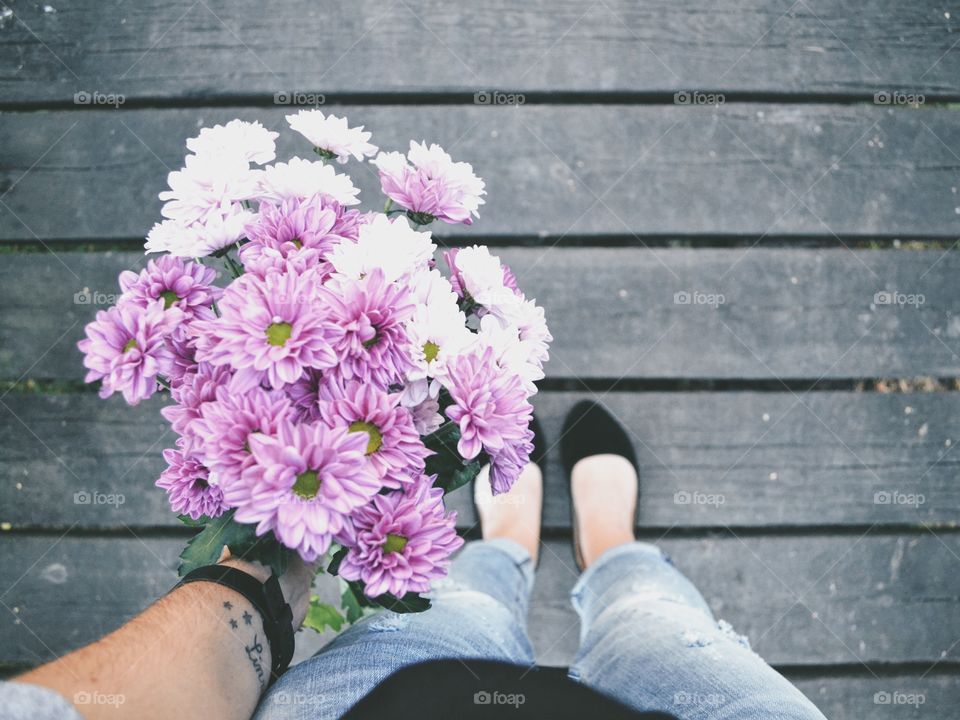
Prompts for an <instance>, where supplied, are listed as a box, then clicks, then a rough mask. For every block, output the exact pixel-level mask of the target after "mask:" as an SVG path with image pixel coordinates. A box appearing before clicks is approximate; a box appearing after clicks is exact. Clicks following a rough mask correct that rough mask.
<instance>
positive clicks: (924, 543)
mask: <svg viewBox="0 0 960 720" xmlns="http://www.w3.org/2000/svg"><path fill="white" fill-rule="evenodd" d="M659 544H660V545H661V546H662V547H663V548H664V550H666V551H667V552H668V553H669V554H670V556H671V557H672V558H673V560H674V562H675V563H676V564H677V566H678V567H679V568H680V570H681V571H682V572H684V573H685V574H686V575H687V576H688V577H689V578H690V579H691V580H692V581H693V582H694V583H695V584H696V585H697V587H698V589H699V590H700V591H701V593H702V594H703V596H704V597H705V598H706V599H707V601H708V603H709V604H710V606H711V608H712V609H713V611H714V614H715V615H716V616H717V617H718V618H723V619H726V620H727V621H729V622H730V623H731V624H732V625H733V627H734V628H735V629H736V630H737V632H740V633H743V634H745V635H747V636H748V637H749V639H750V641H751V643H752V646H753V648H754V650H756V651H757V652H758V653H759V654H760V655H761V656H762V657H763V658H764V659H766V660H767V661H768V662H770V663H773V664H787V665H815V664H824V663H830V664H835V663H852V664H859V663H872V662H915V661H919V662H927V661H928V659H929V662H930V663H931V664H933V662H934V661H935V660H940V659H947V660H950V659H952V660H955V659H956V658H957V657H958V654H960V646H954V647H952V648H951V645H952V644H953V643H954V641H955V640H956V638H957V637H958V636H960V615H958V613H957V612H956V603H957V597H958V595H960V577H958V573H957V567H958V566H957V563H958V560H957V557H956V553H957V550H958V548H960V538H958V537H957V536H956V535H945V536H941V537H939V538H938V537H934V536H933V535H932V534H926V533H921V534H919V535H916V536H912V535H911V536H893V535H882V536H879V535H878V536H874V535H872V534H870V533H867V534H866V535H865V536H862V537H860V536H857V535H852V536H831V535H818V536H800V537H769V536H767V537H743V538H738V537H724V538H719V537H718V538H711V539H699V540H694V539H670V538H669V537H667V538H665V539H664V540H662V541H661V542H660V543H659ZM540 555H541V559H540V567H539V570H538V575H537V582H536V584H535V586H534V595H533V603H532V609H531V616H530V618H531V619H530V623H531V630H530V632H531V639H532V641H533V644H534V647H535V648H536V650H537V653H538V658H539V659H540V661H541V662H543V663H545V664H548V665H567V664H569V662H570V660H571V658H573V656H574V653H575V652H576V648H577V643H578V640H579V629H578V628H579V621H578V619H577V616H576V614H575V613H574V611H573V610H572V609H571V607H570V604H569V602H568V600H567V595H568V593H569V591H570V589H571V588H572V587H573V584H574V582H575V581H576V577H577V573H576V565H575V564H574V561H573V555H572V551H571V549H570V546H569V545H568V544H567V543H566V542H561V541H551V542H547V543H545V544H544V545H542V546H541V553H540ZM863 716H864V717H872V715H870V714H869V713H864V714H863Z"/></svg>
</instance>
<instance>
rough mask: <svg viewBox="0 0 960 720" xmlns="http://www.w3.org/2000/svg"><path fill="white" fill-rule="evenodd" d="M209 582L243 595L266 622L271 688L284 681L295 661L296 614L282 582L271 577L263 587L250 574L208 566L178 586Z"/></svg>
mask: <svg viewBox="0 0 960 720" xmlns="http://www.w3.org/2000/svg"><path fill="white" fill-rule="evenodd" d="M198 581H205V582H212V583H217V584H218V585H223V586H224V587H228V588H230V589H231V590H235V591H236V592H238V593H240V594H241V595H243V596H244V597H245V598H246V599H247V600H249V601H250V604H251V605H253V606H254V607H255V608H256V609H257V611H258V612H259V613H260V617H262V618H263V631H264V633H265V634H266V636H267V642H268V643H269V644H270V685H272V684H273V682H274V681H275V680H276V679H277V678H278V677H280V675H281V673H283V671H284V670H286V669H287V666H288V665H290V660H291V659H292V658H293V647H294V639H293V611H292V610H291V609H290V606H289V605H288V604H287V602H286V601H285V600H284V599H283V591H282V590H281V589H280V581H279V580H278V579H277V576H276V575H271V576H270V578H269V579H268V580H267V581H266V582H265V583H261V582H260V581H259V580H257V578H255V577H253V575H250V574H249V573H245V572H243V570H238V569H236V568H232V567H229V566H227V565H204V566H203V567H199V568H197V569H196V570H193V571H191V572H189V573H187V575H186V576H185V577H184V578H183V580H181V581H180V582H179V583H177V586H176V587H175V588H174V590H176V589H177V588H178V587H180V586H181V585H186V584H187V583H192V582H198Z"/></svg>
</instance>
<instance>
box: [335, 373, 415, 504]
mask: <svg viewBox="0 0 960 720" xmlns="http://www.w3.org/2000/svg"><path fill="white" fill-rule="evenodd" d="M320 399H321V402H320V415H321V417H322V418H323V420H324V421H325V422H326V423H327V424H328V425H331V426H333V427H345V428H347V430H349V431H350V432H356V433H363V434H364V435H365V436H366V437H367V447H366V455H367V461H368V462H369V463H370V465H371V466H372V467H373V469H374V471H375V472H376V473H377V475H378V476H379V477H380V478H381V480H382V481H383V484H384V486H385V487H389V488H399V487H401V485H404V484H407V483H412V482H413V481H414V479H416V478H418V477H420V475H422V474H423V468H424V462H425V461H426V459H427V457H428V456H429V455H431V454H432V453H431V452H430V451H429V450H428V449H427V447H426V446H425V445H424V444H423V441H422V440H421V439H420V435H419V434H418V433H417V429H416V427H414V424H413V416H412V415H411V414H410V411H409V410H407V409H406V408H404V407H400V405H399V396H398V395H396V394H388V393H386V392H384V391H383V390H380V389H379V388H377V387H374V386H373V385H368V384H365V383H359V382H337V381H336V380H334V381H331V382H329V383H328V384H327V385H325V386H323V387H321V389H320ZM323 401H325V402H323Z"/></svg>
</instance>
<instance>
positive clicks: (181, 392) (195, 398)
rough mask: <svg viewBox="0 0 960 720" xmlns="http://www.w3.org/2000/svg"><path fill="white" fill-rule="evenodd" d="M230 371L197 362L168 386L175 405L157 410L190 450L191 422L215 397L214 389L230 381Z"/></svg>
mask: <svg viewBox="0 0 960 720" xmlns="http://www.w3.org/2000/svg"><path fill="white" fill-rule="evenodd" d="M230 377H231V373H230V368H228V367H224V366H222V365H220V366H218V365H211V364H210V363H199V364H197V365H196V366H194V368H193V369H192V370H191V371H190V372H187V373H185V374H184V375H183V377H182V378H181V379H180V381H179V382H178V383H177V384H176V385H173V386H171V389H170V395H171V396H172V397H173V399H174V401H175V403H176V404H174V405H167V406H166V407H164V408H161V409H160V414H161V415H163V417H164V418H166V419H167V421H168V422H169V423H170V425H171V427H173V431H174V432H175V433H177V434H179V435H182V436H183V437H184V438H185V440H186V442H187V444H188V449H190V448H192V445H193V441H194V436H193V431H192V430H191V425H192V424H193V421H194V420H196V419H197V418H198V417H200V407H201V406H202V405H203V404H204V403H206V402H209V401H211V400H213V399H214V398H215V397H216V394H217V388H219V387H220V386H221V385H225V384H226V383H227V382H229V380H230Z"/></svg>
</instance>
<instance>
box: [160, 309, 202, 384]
mask: <svg viewBox="0 0 960 720" xmlns="http://www.w3.org/2000/svg"><path fill="white" fill-rule="evenodd" d="M167 346H168V347H169V348H170V352H171V353H172V354H173V362H172V363H171V364H170V369H169V373H168V375H167V379H168V380H169V381H170V386H171V387H176V386H177V384H179V383H180V382H182V381H183V378H184V376H185V375H186V374H187V373H188V372H190V371H192V370H193V369H194V368H195V367H196V366H197V358H196V354H197V339H196V338H195V337H194V336H193V335H191V334H190V332H189V324H188V323H181V324H180V325H178V326H177V327H175V328H174V329H173V332H171V333H170V337H168V338H167Z"/></svg>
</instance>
